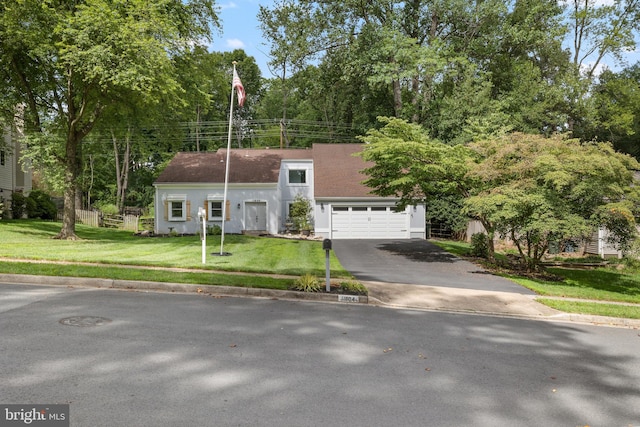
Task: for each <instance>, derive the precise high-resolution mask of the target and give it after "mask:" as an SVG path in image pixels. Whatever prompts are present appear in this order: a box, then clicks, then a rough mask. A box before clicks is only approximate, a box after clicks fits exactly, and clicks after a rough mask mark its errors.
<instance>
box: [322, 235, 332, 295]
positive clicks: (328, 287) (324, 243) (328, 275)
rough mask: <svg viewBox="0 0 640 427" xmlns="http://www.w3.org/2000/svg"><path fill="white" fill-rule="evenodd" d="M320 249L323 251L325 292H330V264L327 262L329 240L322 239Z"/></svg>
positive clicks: (329, 247)
mask: <svg viewBox="0 0 640 427" xmlns="http://www.w3.org/2000/svg"><path fill="white" fill-rule="evenodd" d="M322 249H324V251H325V254H326V256H325V269H326V281H327V285H326V286H327V288H326V290H327V292H331V274H330V270H331V263H330V262H329V251H330V250H331V239H324V240H323V241H322Z"/></svg>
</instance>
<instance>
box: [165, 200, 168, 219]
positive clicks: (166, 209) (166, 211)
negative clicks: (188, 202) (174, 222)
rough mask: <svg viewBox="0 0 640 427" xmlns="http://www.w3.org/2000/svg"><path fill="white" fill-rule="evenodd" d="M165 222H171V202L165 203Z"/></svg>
mask: <svg viewBox="0 0 640 427" xmlns="http://www.w3.org/2000/svg"><path fill="white" fill-rule="evenodd" d="M164 220H165V221H169V202H168V201H166V200H165V201H164Z"/></svg>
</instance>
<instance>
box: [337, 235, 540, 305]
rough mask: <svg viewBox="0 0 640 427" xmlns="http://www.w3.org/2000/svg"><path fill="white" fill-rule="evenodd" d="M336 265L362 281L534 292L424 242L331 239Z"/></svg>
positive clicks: (527, 293) (528, 293)
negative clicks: (340, 265)
mask: <svg viewBox="0 0 640 427" xmlns="http://www.w3.org/2000/svg"><path fill="white" fill-rule="evenodd" d="M332 243H333V250H334V252H335V254H336V256H337V257H338V259H339V260H340V263H341V264H342V266H343V267H344V268H346V269H347V270H348V271H349V272H351V274H353V275H354V276H355V277H356V278H357V279H359V280H362V281H374V282H387V283H406V284H413V285H427V286H440V287H450V288H462V289H474V290H481V291H494V292H515V293H519V294H525V295H534V292H532V291H530V290H529V289H526V288H524V287H522V286H519V285H517V284H515V283H514V282H512V281H510V280H507V279H504V278H502V277H498V276H494V275H492V274H489V273H488V272H487V271H486V270H483V269H481V268H480V267H478V266H476V265H474V264H472V263H470V262H468V261H465V260H463V259H460V258H458V257H456V256H454V255H451V254H450V253H448V252H446V251H443V250H442V249H440V248H439V247H438V246H436V245H434V244H433V243H431V242H428V241H426V240H377V239H372V240H334V241H333V242H332Z"/></svg>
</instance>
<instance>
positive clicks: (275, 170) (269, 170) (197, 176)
mask: <svg viewBox="0 0 640 427" xmlns="http://www.w3.org/2000/svg"><path fill="white" fill-rule="evenodd" d="M362 147H363V144H314V145H313V148H312V149H283V150H278V149H276V150H272V149H232V150H231V159H230V160H229V162H230V168H229V182H230V183H246V184H253V183H277V182H278V177H279V173H280V163H281V161H282V160H283V159H285V160H288V159H313V162H314V167H313V169H314V179H315V189H314V190H315V191H314V192H315V197H320V198H322V197H371V196H372V194H371V192H370V191H371V190H370V188H368V187H367V186H365V185H364V184H362V181H363V180H365V179H366V176H365V175H364V174H362V173H361V172H360V171H361V170H362V169H364V168H366V167H368V166H370V165H371V163H367V162H364V161H363V160H362V158H361V157H359V156H355V155H354V154H355V153H357V152H360V151H361V150H362ZM225 161H226V149H220V150H218V151H217V152H215V153H214V152H188V153H187V152H182V153H178V154H176V156H175V157H174V158H173V160H171V162H170V163H169V165H168V166H167V167H166V169H165V170H164V171H163V172H162V173H161V174H160V176H159V177H158V179H157V180H156V183H157V184H168V183H183V184H187V183H222V182H224V174H225Z"/></svg>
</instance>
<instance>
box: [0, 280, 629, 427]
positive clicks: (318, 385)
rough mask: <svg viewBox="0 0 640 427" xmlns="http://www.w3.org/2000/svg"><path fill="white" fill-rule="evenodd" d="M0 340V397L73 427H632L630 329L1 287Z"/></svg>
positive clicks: (348, 307)
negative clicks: (56, 414) (63, 418)
mask: <svg viewBox="0 0 640 427" xmlns="http://www.w3.org/2000/svg"><path fill="white" fill-rule="evenodd" d="M75 316H95V317H101V318H105V319H110V320H111V321H110V322H108V321H107V320H105V321H104V323H103V324H102V325H101V326H85V327H79V326H66V325H63V324H61V323H60V320H61V319H68V318H70V317H75ZM0 331H1V334H2V343H1V345H0V378H2V381H0V401H2V402H3V403H5V402H8V403H70V405H71V425H72V426H74V427H85V426H86V427H101V426H109V427H112V426H136V427H145V426H154V427H157V426H209V425H211V426H213V425H215V426H256V425H259V426H342V425H344V426H356V427H357V426H387V425H390V426H425V425H430V426H439V427H448V426H456V427H459V426H491V427H503V426H504V427H507V426H508V427H512V426H524V427H527V426H532V427H533V426H535V427H539V426H578V425H580V426H584V425H590V426H607V427H609V426H620V427H626V426H629V425H640V411H639V410H638V408H640V388H639V387H638V384H640V336H638V331H637V330H631V329H614V328H603V327H592V326H582V325H568V324H558V323H549V322H535V321H525V320H518V319H505V318H497V317H486V316H471V315H463V314H448V313H435V312H422V311H411V310H392V309H385V308H380V307H372V306H361V305H337V304H326V303H310V302H289V301H278V300H272V299H241V298H213V297H211V296H205V295H203V294H188V295H187V294H168V293H164V294H163V293H142V292H130V291H114V290H105V289H89V288H69V287H63V286H58V287H45V286H33V285H6V284H4V285H0Z"/></svg>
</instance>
